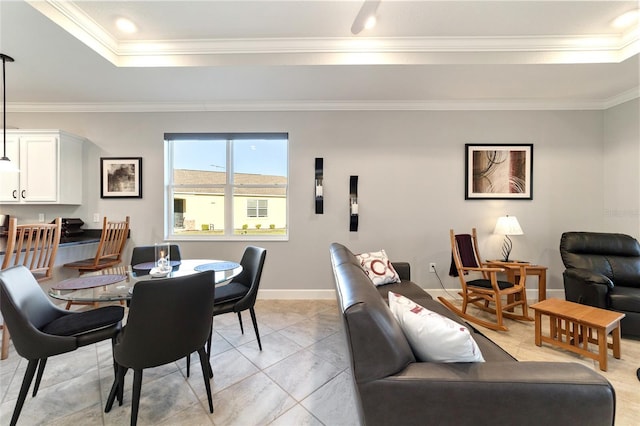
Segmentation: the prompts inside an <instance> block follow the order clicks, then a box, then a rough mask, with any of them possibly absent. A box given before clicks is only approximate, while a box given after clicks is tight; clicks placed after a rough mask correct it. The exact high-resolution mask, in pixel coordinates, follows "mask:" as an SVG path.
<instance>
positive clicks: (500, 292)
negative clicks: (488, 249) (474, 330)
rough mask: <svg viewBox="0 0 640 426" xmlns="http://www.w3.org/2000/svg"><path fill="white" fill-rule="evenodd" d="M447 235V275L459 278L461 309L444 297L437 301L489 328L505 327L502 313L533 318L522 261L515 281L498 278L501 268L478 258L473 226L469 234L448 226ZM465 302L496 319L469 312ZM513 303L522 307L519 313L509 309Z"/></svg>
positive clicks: (524, 318) (509, 316)
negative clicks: (449, 246) (448, 254)
mask: <svg viewBox="0 0 640 426" xmlns="http://www.w3.org/2000/svg"><path fill="white" fill-rule="evenodd" d="M449 236H450V239H451V256H452V261H453V265H452V271H451V272H452V273H451V275H453V276H458V277H459V278H460V285H461V287H462V291H461V292H460V293H459V294H460V296H462V309H460V308H458V307H457V306H455V305H454V304H453V303H451V302H450V301H449V300H447V299H445V298H444V297H438V299H439V300H440V302H442V304H444V305H445V306H446V307H447V308H449V309H450V310H452V311H454V312H455V313H456V314H458V315H459V316H461V317H462V318H464V319H465V320H467V321H471V322H473V323H476V324H479V325H482V326H483V327H487V328H489V329H492V330H501V331H506V330H507V326H506V325H505V324H504V321H503V317H506V318H511V319H517V320H525V321H533V318H531V317H530V316H529V311H528V306H527V292H526V288H525V280H526V276H527V274H526V269H525V268H526V265H525V264H522V265H520V273H519V279H518V282H517V283H512V282H508V281H502V280H498V276H497V274H498V273H500V272H504V269H503V268H496V267H487V266H486V265H485V264H484V263H483V262H482V260H481V259H482V258H481V257H480V252H479V250H478V238H477V235H476V229H475V228H473V229H472V232H471V234H455V233H454V231H453V229H451V230H450V231H449ZM454 265H455V266H454ZM474 275H476V276H474ZM503 299H505V300H503ZM469 305H473V306H475V307H477V308H480V309H482V310H484V311H487V312H490V313H492V314H495V318H496V320H495V321H487V320H484V319H481V318H479V317H477V316H474V315H472V314H470V313H469V312H468V307H469ZM516 306H519V307H520V308H521V309H522V314H516V313H515V312H513V310H514V309H513V308H515V307H516Z"/></svg>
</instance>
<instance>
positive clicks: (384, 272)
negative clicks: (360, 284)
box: [356, 250, 400, 286]
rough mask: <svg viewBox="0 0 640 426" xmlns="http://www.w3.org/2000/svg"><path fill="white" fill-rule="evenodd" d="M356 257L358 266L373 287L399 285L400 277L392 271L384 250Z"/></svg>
mask: <svg viewBox="0 0 640 426" xmlns="http://www.w3.org/2000/svg"><path fill="white" fill-rule="evenodd" d="M356 257H357V258H358V261H359V262H360V266H362V269H364V272H366V273H367V276H368V277H369V279H370V280H371V282H372V283H373V284H374V285H377V286H378V285H383V284H391V283H399V282H400V276H399V275H398V273H397V272H396V270H395V269H393V266H392V265H391V262H390V261H389V258H388V257H387V253H385V251H384V250H380V251H374V252H370V253H360V254H357V255H356Z"/></svg>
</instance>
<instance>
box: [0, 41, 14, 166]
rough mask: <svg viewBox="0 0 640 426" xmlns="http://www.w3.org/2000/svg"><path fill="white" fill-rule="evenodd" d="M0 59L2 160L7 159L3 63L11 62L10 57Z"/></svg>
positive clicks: (5, 56) (4, 56)
mask: <svg viewBox="0 0 640 426" xmlns="http://www.w3.org/2000/svg"><path fill="white" fill-rule="evenodd" d="M0 57H2V148H3V150H2V159H3V160H5V159H6V160H8V158H7V77H6V72H5V63H6V62H7V61H9V62H13V58H12V57H11V56H8V55H5V54H4V53H0Z"/></svg>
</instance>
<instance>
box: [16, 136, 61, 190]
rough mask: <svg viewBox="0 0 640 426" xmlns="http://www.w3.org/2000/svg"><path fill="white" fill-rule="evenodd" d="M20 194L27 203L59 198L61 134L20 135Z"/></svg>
mask: <svg viewBox="0 0 640 426" xmlns="http://www.w3.org/2000/svg"><path fill="white" fill-rule="evenodd" d="M20 154H21V155H20V171H21V176H20V197H21V198H22V200H23V201H25V202H55V201H58V193H57V190H58V176H59V174H58V173H59V171H58V164H59V161H58V137H57V136H56V135H27V136H22V137H21V138H20Z"/></svg>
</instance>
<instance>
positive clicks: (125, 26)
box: [116, 18, 138, 34]
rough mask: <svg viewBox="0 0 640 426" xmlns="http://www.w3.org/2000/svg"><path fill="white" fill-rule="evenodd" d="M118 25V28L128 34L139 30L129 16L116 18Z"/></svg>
mask: <svg viewBox="0 0 640 426" xmlns="http://www.w3.org/2000/svg"><path fill="white" fill-rule="evenodd" d="M116 27H118V29H119V30H120V31H122V32H123V33H127V34H131V33H135V32H136V31H138V28H136V24H134V23H133V22H131V21H130V20H129V19H127V18H118V19H117V20H116Z"/></svg>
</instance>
